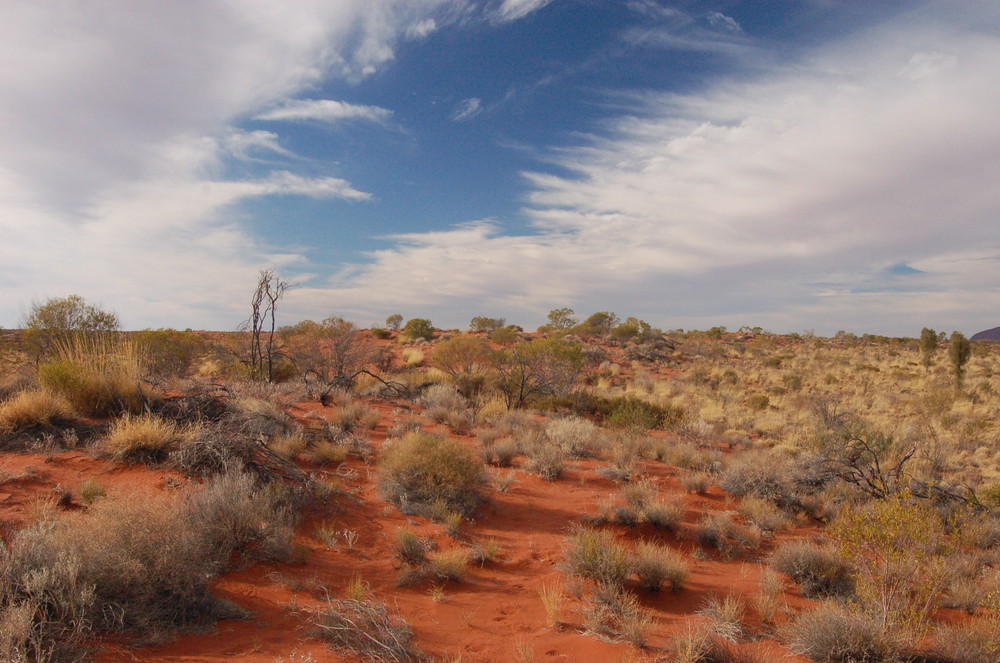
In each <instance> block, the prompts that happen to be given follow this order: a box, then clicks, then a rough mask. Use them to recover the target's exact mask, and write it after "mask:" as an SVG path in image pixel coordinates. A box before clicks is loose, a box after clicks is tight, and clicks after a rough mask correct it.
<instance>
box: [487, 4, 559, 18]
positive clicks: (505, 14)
mask: <svg viewBox="0 0 1000 663" xmlns="http://www.w3.org/2000/svg"><path fill="white" fill-rule="evenodd" d="M552 1H553V0H503V2H502V3H500V6H499V7H497V8H496V11H495V12H494V14H493V16H494V20H497V21H502V22H507V21H516V20H518V19H521V18H524V17H525V16H527V15H528V14H531V13H532V12H536V11H538V10H539V9H541V8H542V7H544V6H546V5H548V4H549V3H551V2H552Z"/></svg>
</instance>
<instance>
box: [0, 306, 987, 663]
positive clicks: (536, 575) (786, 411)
mask: <svg viewBox="0 0 1000 663" xmlns="http://www.w3.org/2000/svg"><path fill="white" fill-rule="evenodd" d="M554 313H555V312H554ZM595 315H597V314H595ZM550 317H552V316H550ZM565 318H566V316H563V317H559V316H555V317H554V318H553V320H554V324H553V325H549V326H545V327H543V328H541V329H540V330H539V331H537V332H534V331H533V332H525V331H523V330H521V329H520V328H516V327H511V326H507V325H505V324H504V321H502V320H490V319H488V318H475V319H473V324H472V325H471V327H472V329H473V330H475V331H469V330H440V329H434V328H433V326H432V325H430V324H429V321H418V323H417V324H409V323H408V324H407V325H405V326H404V325H402V324H401V322H402V321H400V320H398V319H397V320H389V321H387V325H386V326H385V327H377V328H373V329H358V328H356V327H355V326H354V325H352V324H350V323H347V322H345V321H343V320H341V319H339V318H331V319H328V320H324V321H322V322H319V323H317V322H308V321H307V322H306V323H299V324H298V325H295V326H291V327H285V328H281V329H279V330H278V331H276V332H274V333H273V334H272V333H271V332H269V331H267V330H266V327H265V328H263V330H256V331H257V332H258V333H256V334H255V333H254V330H250V331H243V332H225V333H224V332H215V333H209V332H190V331H188V332H180V331H176V330H147V331H145V332H120V331H104V332H90V331H79V330H77V331H73V332H63V331H61V332H60V333H55V332H53V330H44V329H42V330H38V329H35V330H30V329H29V330H22V331H6V332H3V345H2V349H0V353H2V354H0V361H2V382H0V445H2V446H0V449H2V452H0V522H2V523H3V530H2V534H3V540H4V542H5V545H4V548H3V558H2V568H3V571H4V573H3V575H2V586H0V611H2V613H0V660H3V661H11V662H15V661H25V662H28V661H52V662H60V661H83V660H90V661H99V662H102V663H122V662H125V661H152V662H159V661H163V662H166V661H190V662H193V661H199V662H210V661H223V660H229V659H234V658H235V659H238V660H240V661H249V662H251V663H277V662H278V661H286V662H289V663H291V662H295V663H305V662H308V661H423V660H429V661H440V662H450V663H457V662H458V661H462V662H465V663H499V662H508V661H514V662H517V663H528V662H538V663H542V662H548V661H553V662H555V661H567V662H571V663H572V662H580V663H590V662H593V663H598V662H607V661H612V662H621V663H626V662H628V663H638V662H640V661H663V662H667V661H677V662H690V663H693V662H696V661H703V662H712V661H718V662H743V661H747V662H753V661H759V662H765V661H817V662H831V663H833V662H844V663H846V662H847V661H871V662H877V661H904V660H921V661H941V662H946V661H953V662H955V663H965V662H973V663H979V662H983V663H988V662H995V661H997V660H1000V377H998V376H1000V346H998V345H997V344H994V343H990V342H976V343H973V344H971V346H966V348H967V350H966V353H965V355H964V359H963V354H962V349H961V348H955V347H954V346H955V345H956V344H959V345H961V341H963V340H964V339H959V338H958V337H952V338H951V339H949V338H947V337H945V336H944V335H935V336H934V337H933V338H932V339H930V340H927V336H926V335H925V339H924V341H923V342H922V341H921V340H920V339H919V338H887V337H882V336H874V335H864V336H856V335H854V334H847V333H839V334H837V335H836V336H834V337H829V338H821V337H816V336H814V335H812V334H792V335H779V334H773V333H769V332H767V331H765V330H761V329H742V330H739V331H736V332H733V331H728V330H725V329H724V328H714V329H711V330H708V331H690V330H689V331H683V330H672V331H666V332H664V331H662V330H657V329H652V328H651V327H650V326H649V325H646V324H645V323H643V322H642V321H637V320H635V319H633V318H630V319H627V320H625V321H624V322H622V321H620V320H618V319H617V316H613V317H608V316H605V317H601V315H597V317H596V318H595V316H591V318H589V319H587V320H585V321H584V322H582V323H581V322H579V321H578V320H574V321H572V322H573V324H569V323H568V322H565ZM411 322H412V321H411ZM421 322H428V324H427V325H421V324H420V323H421Z"/></svg>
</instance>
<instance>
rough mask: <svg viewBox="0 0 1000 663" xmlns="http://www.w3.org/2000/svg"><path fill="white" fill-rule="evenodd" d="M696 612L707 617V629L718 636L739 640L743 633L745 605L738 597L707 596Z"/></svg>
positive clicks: (734, 640)
mask: <svg viewBox="0 0 1000 663" xmlns="http://www.w3.org/2000/svg"><path fill="white" fill-rule="evenodd" d="M696 614H698V615H700V616H702V617H706V618H708V630H709V631H711V632H712V633H713V634H715V635H717V636H718V637H720V638H723V639H725V640H728V641H730V642H739V641H740V639H741V638H742V637H743V635H744V632H745V626H744V624H743V622H744V619H745V617H746V606H745V605H744V604H743V601H742V599H740V598H739V597H736V596H726V597H723V598H719V597H718V596H712V597H709V598H708V600H706V601H705V603H704V604H703V605H702V607H701V608H700V609H699V610H698V612H697V613H696Z"/></svg>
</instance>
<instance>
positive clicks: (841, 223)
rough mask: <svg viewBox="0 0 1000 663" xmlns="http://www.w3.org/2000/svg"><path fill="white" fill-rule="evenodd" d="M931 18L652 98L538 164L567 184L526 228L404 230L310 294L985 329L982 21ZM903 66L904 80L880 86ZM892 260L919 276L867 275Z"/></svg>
mask: <svg viewBox="0 0 1000 663" xmlns="http://www.w3.org/2000/svg"><path fill="white" fill-rule="evenodd" d="M985 7H987V6H985V5H984V8H985ZM941 14H942V15H938V16H933V15H932V16H930V18H929V19H928V18H927V17H926V16H924V15H919V14H918V15H917V18H916V19H913V20H911V21H909V22H907V21H901V22H897V23H896V24H888V25H885V26H882V27H880V28H878V29H875V30H873V31H871V32H870V33H868V34H865V35H862V36H860V37H857V38H855V39H852V40H850V41H849V42H845V43H841V44H838V45H835V46H834V47H831V48H829V49H827V50H825V51H824V52H822V53H816V54H814V56H813V58H812V59H811V60H809V61H803V62H799V63H793V64H791V65H789V66H786V67H784V68H783V69H781V70H779V71H776V72H774V73H772V74H770V75H768V76H764V77H761V78H760V79H758V80H755V81H750V82H744V83H738V82H731V83H720V84H718V85H716V86H715V87H713V88H711V89H708V90H705V91H704V92H703V93H700V94H693V95H690V96H669V95H665V96H659V97H656V98H652V99H651V100H650V101H649V103H648V110H647V112H646V113H644V114H642V115H639V116H636V117H626V118H622V119H620V120H619V121H618V122H616V123H615V124H613V125H612V126H611V127H610V129H609V131H608V132H607V134H606V137H604V138H594V139H593V140H592V141H591V142H590V143H589V144H587V145H581V146H579V147H576V148H570V149H565V150H563V151H561V152H557V153H556V154H555V155H554V157H553V160H554V161H555V162H556V163H557V165H559V166H560V167H561V168H564V169H568V170H570V171H572V172H573V173H574V176H572V177H560V176H553V175H546V174H531V175H529V177H530V181H531V183H532V190H533V192H532V194H531V196H530V199H529V204H530V207H529V210H528V213H529V214H530V215H531V216H532V217H533V218H534V221H535V225H536V231H537V234H532V235H524V236H505V235H504V234H503V233H502V228H501V227H500V226H499V225H498V224H496V223H481V224H476V225H473V226H467V227H462V228H459V229H456V230H455V231H453V232H450V233H449V232H437V233H433V234H427V235H411V236H407V237H405V238H403V239H402V240H401V241H400V242H398V243H397V244H396V245H395V246H393V247H391V248H389V249H386V250H384V251H380V252H377V253H376V254H374V256H373V258H374V262H373V264H372V265H370V266H366V267H363V268H361V269H360V270H359V271H356V272H353V273H345V274H344V275H343V277H342V278H341V279H339V280H338V281H337V282H335V283H333V284H332V290H331V291H330V292H332V293H334V294H335V296H336V297H337V299H338V301H342V302H347V303H350V304H352V305H353V307H354V309H353V310H355V311H357V312H358V315H360V316H361V317H362V318H363V317H364V315H363V312H364V311H374V310H387V309H390V308H400V309H403V310H405V311H408V312H412V313H418V312H419V311H421V310H424V311H427V310H428V309H430V310H435V311H439V312H441V315H445V316H447V315H451V314H454V315H455V316H456V317H455V318H453V319H452V322H460V321H462V319H463V318H461V317H459V316H461V315H462V312H463V311H464V312H465V314H467V313H468V311H469V310H477V311H481V310H489V311H493V312H495V313H496V314H503V315H506V316H507V317H508V319H514V320H516V319H519V318H518V316H524V318H526V320H525V322H540V321H541V320H542V319H543V315H544V312H545V311H547V310H548V309H549V308H552V307H554V306H562V305H570V306H577V307H578V309H581V308H586V309H587V310H601V309H607V308H611V309H615V310H618V311H619V312H621V313H624V314H633V313H634V314H639V315H642V316H643V317H648V318H649V319H651V320H655V321H656V322H657V323H660V324H663V325H665V326H669V327H673V326H685V327H687V326H693V325H703V324H707V323H710V324H720V323H721V324H728V325H734V326H739V325H741V324H763V325H764V326H770V327H773V328H778V329H805V328H816V329H817V330H820V331H825V332H829V333H832V332H833V331H836V330H837V329H841V328H848V329H855V330H864V331H871V330H875V331H884V332H889V333H915V330H918V329H919V328H920V327H921V326H923V325H928V324H930V325H932V326H936V327H941V328H945V327H947V328H959V329H965V330H966V331H976V330H977V328H980V327H984V328H985V327H992V326H995V325H996V324H997V321H996V318H995V316H996V311H997V310H1000V291H998V289H997V287H996V277H995V275H996V268H997V266H998V265H997V262H998V257H1000V224H998V220H1000V189H998V188H997V187H996V185H995V183H996V182H997V181H1000V124H998V123H997V122H996V119H995V118H996V117H997V116H998V113H1000V87H998V86H996V85H995V72H996V71H998V70H1000V39H998V38H997V37H996V36H995V33H993V32H990V31H989V30H988V29H987V26H993V27H996V26H997V25H998V24H1000V20H998V19H1000V17H998V16H997V14H996V12H995V11H992V10H987V11H984V12H981V14H982V15H977V16H967V17H966V19H967V21H968V23H967V24H964V25H953V24H952V23H950V22H949V20H950V17H945V16H944V15H945V14H947V12H944V11H942V12H941ZM976 26H979V27H976ZM923 53H933V54H935V55H934V56H933V57H932V58H930V59H928V58H926V57H924V56H921V55H920V54H923ZM928 62H931V63H932V64H933V65H934V66H926V64H927V63H928ZM914 63H917V68H916V69H917V70H918V71H919V75H918V76H912V75H901V72H907V71H910V72H912V71H914ZM902 262H905V263H907V264H910V265H912V266H913V267H914V268H916V269H919V270H921V271H923V272H924V274H919V275H912V276H911V275H898V276H894V277H892V278H886V276H885V272H886V269H887V268H888V267H890V266H892V265H896V264H899V263H902ZM400 275H406V277H405V278H400ZM388 283H391V284H392V285H391V287H386V284H388ZM404 307H405V308H404ZM449 312H453V313H449ZM876 327H877V329H875V328H876Z"/></svg>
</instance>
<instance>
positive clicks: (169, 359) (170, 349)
mask: <svg viewBox="0 0 1000 663" xmlns="http://www.w3.org/2000/svg"><path fill="white" fill-rule="evenodd" d="M132 338H133V339H134V340H135V342H136V343H137V344H138V345H139V347H140V348H142V351H143V354H144V356H145V358H146V368H147V369H148V371H149V374H150V375H154V376H160V377H168V376H169V377H172V376H185V375H188V374H189V373H190V372H191V370H192V368H193V367H194V366H195V364H196V363H197V362H198V361H199V360H200V359H201V358H202V356H204V355H205V353H206V352H208V350H209V345H208V343H206V342H205V340H204V339H203V338H201V337H200V336H198V335H197V334H195V333H194V332H190V331H178V330H176V329H145V330H143V331H140V332H135V333H134V334H133V335H132Z"/></svg>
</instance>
